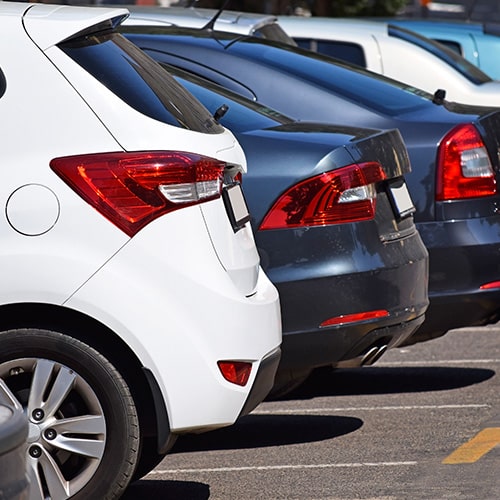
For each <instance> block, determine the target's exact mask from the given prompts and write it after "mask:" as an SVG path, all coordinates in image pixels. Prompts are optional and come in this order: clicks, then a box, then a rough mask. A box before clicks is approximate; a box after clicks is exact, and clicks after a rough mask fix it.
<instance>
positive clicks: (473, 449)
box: [442, 427, 500, 464]
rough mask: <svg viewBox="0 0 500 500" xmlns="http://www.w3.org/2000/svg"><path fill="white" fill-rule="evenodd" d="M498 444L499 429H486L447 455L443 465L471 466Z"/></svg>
mask: <svg viewBox="0 0 500 500" xmlns="http://www.w3.org/2000/svg"><path fill="white" fill-rule="evenodd" d="M499 444H500V427H486V428H485V429H483V430H481V431H480V432H478V433H477V434H476V435H475V436H474V437H473V438H472V439H470V440H469V441H467V442H466V443H464V444H463V445H462V446H459V447H458V448H457V449H456V450H455V451H454V452H453V453H451V454H450V455H448V456H447V457H446V458H445V459H444V460H443V462H442V463H443V464H472V463H474V462H477V461H478V460H479V459H480V458H481V457H482V456H483V455H486V453H488V452H489V451H491V450H492V449H493V448H495V447H496V446H497V445H499Z"/></svg>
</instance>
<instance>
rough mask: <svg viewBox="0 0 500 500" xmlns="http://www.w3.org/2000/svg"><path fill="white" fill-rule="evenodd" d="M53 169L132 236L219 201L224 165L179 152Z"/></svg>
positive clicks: (75, 159) (102, 157)
mask: <svg viewBox="0 0 500 500" xmlns="http://www.w3.org/2000/svg"><path fill="white" fill-rule="evenodd" d="M50 166H51V168H52V170H54V172H56V174H57V175H59V177H61V178H62V179H63V180H64V181H65V182H66V183H67V184H68V185H69V186H70V187H71V188H72V189H74V190H75V191H76V192H77V193H78V194H79V195H80V196H81V197H82V198H83V199H84V200H85V201H86V202H87V203H89V204H90V205H92V206H93V207H94V208H95V209H96V210H98V211H99V212H100V213H101V214H102V215H103V216H105V217H106V218H107V219H109V220H110V221H111V222H112V223H113V224H115V225H116V226H118V227H119V228H120V229H121V230H122V231H124V232H125V233H126V234H128V235H129V236H133V235H134V234H135V233H137V231H139V230H140V229H141V228H143V227H144V226H145V225H146V224H148V223H149V222H151V221H152V220H154V219H156V218H157V217H159V216H161V215H163V214H165V213H167V212H171V211H173V210H177V209H179V208H182V207H185V206H188V205H193V204H196V203H200V202H201V201H207V200H210V199H213V198H216V197H218V196H220V194H221V190H222V183H223V177H224V168H225V164H224V163H223V162H221V161H218V160H214V159H212V158H207V157H204V156H200V155H196V154H193V153H183V152H175V151H155V152H150V153H148V152H138V153H123V152H118V153H102V154H101V153H98V154H89V155H80V156H67V157H63V158H55V159H54V160H52V161H51V162H50Z"/></svg>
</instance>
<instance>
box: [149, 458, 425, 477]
mask: <svg viewBox="0 0 500 500" xmlns="http://www.w3.org/2000/svg"><path fill="white" fill-rule="evenodd" d="M417 464H418V462H414V461H410V462H354V463H345V464H299V465H286V464H285V465H255V466H246V467H211V468H207V469H165V470H154V471H151V472H150V473H149V474H148V476H151V475H155V476H157V475H160V474H180V473H187V474H193V473H196V472H242V471H243V472H244V471H265V470H290V469H337V468H355V467H402V466H411V465H417Z"/></svg>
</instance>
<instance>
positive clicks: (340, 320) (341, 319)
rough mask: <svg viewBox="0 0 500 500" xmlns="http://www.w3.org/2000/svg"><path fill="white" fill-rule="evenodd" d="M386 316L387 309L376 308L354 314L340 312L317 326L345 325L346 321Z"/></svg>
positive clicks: (356, 321)
mask: <svg viewBox="0 0 500 500" xmlns="http://www.w3.org/2000/svg"><path fill="white" fill-rule="evenodd" d="M387 316H389V311H386V310H385V309H378V310H375V311H366V312H360V313H355V314H342V315H340V316H336V317H334V318H329V319H327V320H325V321H323V323H321V325H319V326H320V327H325V326H334V325H345V324H346V323H358V322H359V321H368V320H371V319H377V318H386V317H387Z"/></svg>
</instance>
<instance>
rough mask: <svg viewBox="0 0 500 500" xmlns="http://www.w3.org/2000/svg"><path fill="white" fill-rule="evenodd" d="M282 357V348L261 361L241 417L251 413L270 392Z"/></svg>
mask: <svg viewBox="0 0 500 500" xmlns="http://www.w3.org/2000/svg"><path fill="white" fill-rule="evenodd" d="M280 358H281V349H276V350H275V351H273V352H272V353H270V354H269V355H268V356H266V357H265V358H264V359H263V360H262V361H261V363H260V366H259V370H258V372H257V375H256V377H255V380H254V383H253V386H252V390H251V391H250V394H249V395H248V397H247V400H246V402H245V406H243V409H242V410H241V413H240V417H242V416H244V415H247V414H248V413H250V412H251V411H252V410H253V409H255V407H256V406H258V405H259V404H260V403H261V402H262V401H263V400H264V399H265V397H266V396H267V395H268V394H269V392H270V391H271V389H272V387H273V384H274V377H275V375H276V372H277V370H278V364H279V362H280Z"/></svg>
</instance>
